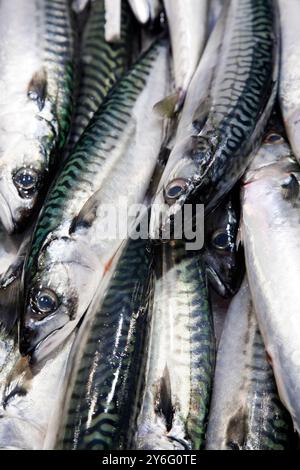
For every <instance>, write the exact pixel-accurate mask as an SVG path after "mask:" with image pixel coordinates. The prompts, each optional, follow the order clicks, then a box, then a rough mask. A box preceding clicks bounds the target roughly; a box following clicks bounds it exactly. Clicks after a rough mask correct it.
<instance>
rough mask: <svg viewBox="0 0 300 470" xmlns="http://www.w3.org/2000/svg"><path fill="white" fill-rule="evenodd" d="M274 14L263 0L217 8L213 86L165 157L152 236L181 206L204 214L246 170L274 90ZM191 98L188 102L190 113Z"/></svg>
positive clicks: (159, 234) (273, 8) (276, 52)
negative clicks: (197, 206)
mask: <svg viewBox="0 0 300 470" xmlns="http://www.w3.org/2000/svg"><path fill="white" fill-rule="evenodd" d="M275 13H276V4H275V3H273V2H270V1H263V0H259V1H256V2H254V1H251V0H242V1H236V0H233V1H232V2H230V4H229V7H228V9H227V8H226V9H225V10H223V14H222V15H221V19H220V21H221V23H222V22H223V21H224V15H225V28H223V31H224V35H223V40H222V45H221V48H220V52H219V59H218V62H217V66H216V67H215V69H214V72H213V78H212V81H211V86H210V87H209V86H208V87H207V86H206V87H205V92H206V93H205V94H203V93H202V94H201V95H200V96H201V101H200V100H199V101H198V109H197V110H195V112H194V114H193V116H192V118H191V120H190V125H189V126H188V125H185V127H184V129H185V132H180V134H178V139H176V143H175V145H174V148H173V150H172V152H171V154H170V157H169V160H168V163H167V165H166V169H165V172H164V174H163V176H162V179H161V183H160V185H159V188H158V191H157V195H156V198H155V200H154V203H155V204H157V206H161V209H160V216H159V215H158V214H154V216H153V219H152V221H151V231H150V233H151V237H152V238H160V239H161V238H163V235H164V232H165V231H168V230H169V228H170V226H171V229H172V224H173V219H174V217H175V215H176V214H177V213H178V212H179V211H180V210H181V209H182V207H183V205H184V204H185V203H196V202H197V203H202V204H204V205H205V213H206V214H209V213H210V212H211V211H212V210H213V209H214V208H215V207H216V206H217V205H218V204H219V203H220V201H221V200H222V198H224V197H225V195H226V194H227V193H228V192H229V191H230V190H231V189H232V187H233V186H234V184H235V183H236V182H237V181H238V180H239V178H240V177H241V176H242V174H243V173H244V171H245V170H246V168H247V167H248V166H249V164H250V162H251V159H252V158H253V155H254V151H255V149H256V148H257V147H258V146H259V143H260V141H261V138H262V134H263V132H264V128H265V126H266V123H267V120H268V118H269V116H270V113H271V110H272V108H273V104H274V100H275V97H276V92H277V81H278V59H279V36H278V27H277V22H276V14H275ZM218 24H219V21H218V23H217V25H216V27H217V26H218ZM236 44H239V47H238V48H237V47H236V46H235V45H236ZM204 55H205V53H204ZM203 57H204V56H203ZM199 67H201V61H200V64H199ZM204 73H205V72H204ZM192 84H193V82H192V83H191V86H192ZM232 90H234V92H233V91H232ZM207 91H209V93H207ZM192 98H194V99H192ZM187 100H188V96H187ZM195 100H196V101H197V99H196V97H193V96H191V98H190V99H189V102H192V105H191V106H192V109H193V110H194V109H195ZM187 114H188V113H187ZM185 124H186V123H185Z"/></svg>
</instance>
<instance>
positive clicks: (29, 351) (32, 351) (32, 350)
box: [19, 325, 65, 364]
mask: <svg viewBox="0 0 300 470" xmlns="http://www.w3.org/2000/svg"><path fill="white" fill-rule="evenodd" d="M64 326H65V325H62V326H60V327H59V328H56V329H55V330H53V331H51V332H50V333H48V334H47V335H46V336H45V337H44V338H42V339H41V340H40V341H38V343H37V344H36V345H35V346H28V347H25V348H24V342H23V341H22V340H20V345H19V351H20V354H21V355H22V356H29V357H30V362H31V364H32V363H34V362H36V357H35V355H36V353H37V352H38V349H39V348H40V347H41V345H42V344H43V343H44V342H45V341H46V340H47V339H48V338H49V337H50V336H52V335H54V333H56V332H57V331H59V330H61V329H62V328H63V327H64Z"/></svg>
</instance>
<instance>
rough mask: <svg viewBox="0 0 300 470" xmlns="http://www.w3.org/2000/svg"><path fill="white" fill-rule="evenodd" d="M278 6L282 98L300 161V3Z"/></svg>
mask: <svg viewBox="0 0 300 470" xmlns="http://www.w3.org/2000/svg"><path fill="white" fill-rule="evenodd" d="M278 5H279V10H280V24H281V43H282V47H281V49H282V52H281V64H280V84H279V99H280V105H281V110H282V115H283V119H284V123H285V127H286V131H287V134H288V138H289V142H290V144H291V146H292V149H293V152H294V154H295V157H296V158H297V159H298V161H300V137H299V133H300V125H299V122H300V119H299V117H300V67H299V48H300V32H299V17H300V4H299V2H298V1H297V0H278Z"/></svg>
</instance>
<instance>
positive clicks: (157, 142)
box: [20, 40, 168, 358]
mask: <svg viewBox="0 0 300 470" xmlns="http://www.w3.org/2000/svg"><path fill="white" fill-rule="evenodd" d="M167 53H168V44H167V43H166V42H165V41H164V40H159V41H158V42H156V43H155V44H154V45H153V46H152V47H151V48H150V49H149V50H148V52H146V54H145V55H144V56H143V57H142V58H141V59H140V60H139V62H138V63H137V64H136V65H135V66H134V67H133V68H132V70H131V71H130V72H129V73H128V75H127V76H126V77H125V78H123V79H122V80H121V81H120V82H119V84H118V85H117V86H116V87H115V89H114V92H113V93H112V94H110V95H109V96H108V97H107V99H106V100H105V102H104V103H103V106H102V107H101V108H100V109H99V111H98V112H97V113H96V114H95V116H94V118H93V120H92V123H91V124H90V125H89V127H88V128H87V130H86V131H85V133H84V134H83V136H82V138H81V140H80V141H79V143H78V145H77V146H76V148H75V150H74V152H73V153H72V154H71V155H70V158H69V159H68V161H67V163H66V166H65V167H64V170H63V171H62V172H61V174H60V176H59V178H58V179H57V181H56V183H55V185H54V186H53V188H52V190H51V192H50V193H49V195H48V198H47V200H46V203H45V205H44V208H43V210H42V212H41V214H40V218H39V220H38V223H37V227H36V229H35V232H34V235H33V240H32V245H31V251H30V254H29V257H28V260H27V263H26V266H25V309H24V313H23V316H22V321H21V331H20V334H21V344H20V348H21V352H22V354H25V355H26V354H33V353H34V351H35V350H36V358H37V357H39V358H40V357H42V356H43V355H45V354H47V353H48V351H50V350H52V349H53V348H55V347H57V344H58V343H59V342H61V341H63V339H64V338H65V337H66V336H67V335H68V334H70V332H71V331H73V329H74V328H75V327H76V325H77V323H78V321H79V320H80V319H81V317H82V315H84V313H85V312H86V310H87V308H88V306H89V304H90V302H91V300H92V298H93V296H94V294H95V292H96V290H97V288H98V285H99V283H100V284H101V282H102V281H103V282H104V280H108V278H109V275H110V274H109V273H110V272H111V270H112V268H113V266H114V264H115V262H116V261H117V259H118V257H119V256H120V254H121V251H122V250H121V249H122V247H123V246H124V237H125V239H126V237H127V234H126V233H125V235H123V233H121V234H120V235H119V234H118V233H114V231H115V230H117V220H115V223H114V224H113V227H112V228H111V227H110V225H109V224H110V223H112V222H113V220H114V218H113V217H117V219H118V218H119V217H121V218H122V219H125V221H126V212H127V210H128V209H127V208H129V209H130V208H132V206H133V207H134V204H139V203H142V202H143V199H144V196H145V193H146V191H147V188H148V185H149V183H150V179H151V175H152V173H153V170H154V167H155V165H156V161H157V157H158V154H159V150H160V146H161V143H162V140H163V123H162V121H161V120H159V119H157V117H156V116H155V114H154V113H153V112H152V107H153V105H154V103H156V102H157V100H159V99H161V98H162V97H163V96H164V95H165V92H166V90H167V86H168V60H167V59H168V54H167ZM145 122H146V123H147V125H146V126H145ZM124 205H125V209H124ZM108 211H113V216H112V212H110V213H108ZM128 219H129V221H128V225H130V224H131V223H132V222H134V216H133V217H129V218H128ZM131 221H132V222H131ZM110 228H111V230H112V231H111V232H109V233H108V231H109V229H110ZM129 228H130V227H129ZM125 232H126V230H125ZM106 274H107V276H106ZM105 282H106V281H105Z"/></svg>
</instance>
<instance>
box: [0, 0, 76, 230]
mask: <svg viewBox="0 0 300 470" xmlns="http://www.w3.org/2000/svg"><path fill="white" fill-rule="evenodd" d="M0 49H1V53H0V66H1V77H0V96H1V98H0V108H1V131H0V147H1V152H0V168H1V180H0V201H1V208H0V219H1V222H2V224H3V225H4V227H5V229H6V230H7V231H8V232H9V233H12V232H16V231H20V230H21V229H23V228H24V227H25V226H26V225H27V224H28V220H29V219H30V217H31V216H32V214H33V211H34V209H35V208H36V207H37V204H38V202H39V200H40V199H41V195H42V194H43V189H44V187H45V185H46V183H47V181H48V180H49V174H50V173H51V171H53V165H54V161H55V158H54V156H55V154H56V153H57V152H58V151H59V150H60V149H61V148H62V146H63V145H64V142H65V139H66V136H67V132H68V129H69V124H70V113H71V97H72V65H73V31H72V25H71V14H70V5H69V2H68V1H67V0H54V1H52V0H51V1H50V0H41V1H40V2H23V1H22V0H12V1H10V0H3V1H2V2H1V5H0Z"/></svg>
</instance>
